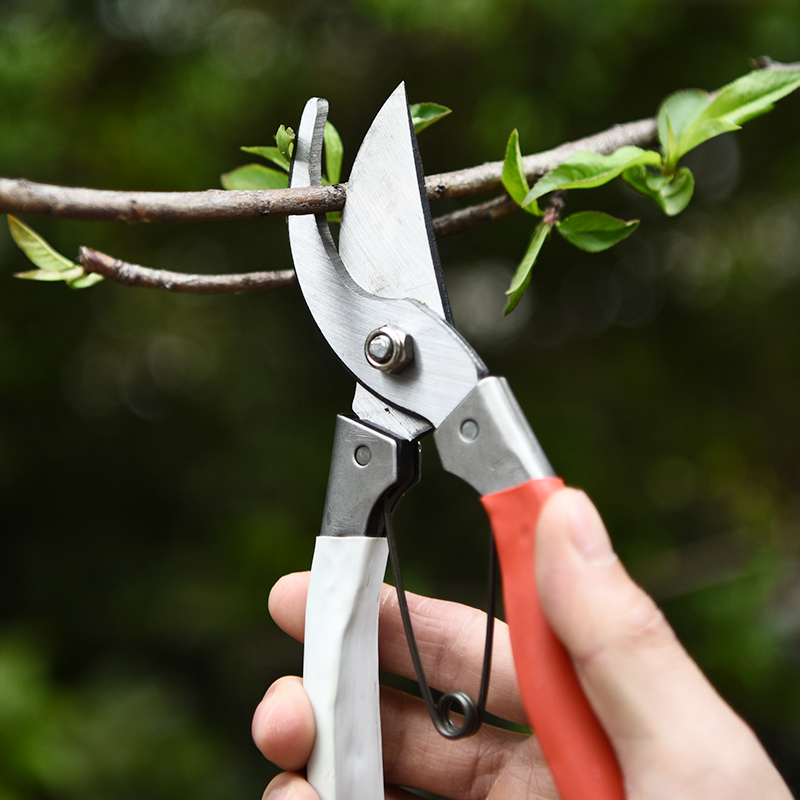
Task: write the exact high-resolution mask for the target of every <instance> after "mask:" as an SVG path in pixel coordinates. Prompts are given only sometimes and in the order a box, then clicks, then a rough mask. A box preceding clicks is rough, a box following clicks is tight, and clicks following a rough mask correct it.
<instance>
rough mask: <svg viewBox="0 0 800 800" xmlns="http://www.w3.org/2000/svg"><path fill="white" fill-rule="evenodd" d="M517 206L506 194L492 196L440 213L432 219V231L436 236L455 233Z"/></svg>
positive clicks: (504, 213)
mask: <svg viewBox="0 0 800 800" xmlns="http://www.w3.org/2000/svg"><path fill="white" fill-rule="evenodd" d="M518 209H519V206H518V205H517V204H516V203H515V202H514V201H513V200H512V199H511V198H510V197H509V196H508V195H507V194H503V195H500V197H493V198H492V199H491V200H487V201H486V202H485V203H477V204H476V205H474V206H467V207H466V208H459V209H458V210H457V211H453V212H451V213H450V214H442V216H440V217H435V218H434V220H433V232H434V234H436V237H437V238H439V237H441V236H452V235H453V234H456V233H461V232H462V231H465V230H467V229H468V228H472V227H474V226H475V225H483V224H484V223H485V222H492V221H493V220H496V219H500V217H505V216H506V215H507V214H511V213H512V212H514V211H517V210H518Z"/></svg>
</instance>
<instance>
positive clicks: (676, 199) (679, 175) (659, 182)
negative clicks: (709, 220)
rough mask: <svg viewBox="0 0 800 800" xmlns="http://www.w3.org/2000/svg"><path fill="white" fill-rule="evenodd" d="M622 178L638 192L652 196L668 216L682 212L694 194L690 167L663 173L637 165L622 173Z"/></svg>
mask: <svg viewBox="0 0 800 800" xmlns="http://www.w3.org/2000/svg"><path fill="white" fill-rule="evenodd" d="M622 179H623V180H624V181H625V183H627V184H628V185H629V186H630V187H631V188H633V189H635V190H636V191H637V192H640V193H641V194H643V195H645V196H646V197H649V198H651V199H652V200H653V201H655V203H656V204H657V205H658V207H659V208H660V209H661V210H662V211H663V212H664V213H665V214H666V215H667V216H668V217H674V216H675V215H676V214H680V213H681V211H683V209H684V208H686V206H687V205H689V201H690V200H691V199H692V195H693V194H694V175H692V172H691V170H690V169H689V168H688V167H681V169H679V170H678V171H677V172H675V173H672V174H668V175H663V174H660V173H653V172H650V171H649V170H648V169H647V168H646V167H643V166H635V167H631V168H630V169H628V170H626V171H625V172H624V173H623V174H622Z"/></svg>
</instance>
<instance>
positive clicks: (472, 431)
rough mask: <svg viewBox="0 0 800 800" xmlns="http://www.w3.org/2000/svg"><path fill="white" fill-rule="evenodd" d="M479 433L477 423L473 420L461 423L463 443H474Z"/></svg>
mask: <svg viewBox="0 0 800 800" xmlns="http://www.w3.org/2000/svg"><path fill="white" fill-rule="evenodd" d="M479 433H480V429H479V428H478V423H477V422H475V420H474V419H465V420H464V421H463V422H462V423H461V438H462V439H463V440H464V441H465V442H474V441H475V440H476V439H477V438H478V434H479Z"/></svg>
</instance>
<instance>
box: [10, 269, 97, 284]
mask: <svg viewBox="0 0 800 800" xmlns="http://www.w3.org/2000/svg"><path fill="white" fill-rule="evenodd" d="M81 275H83V270H82V269H81V268H80V267H77V266H76V267H75V268H74V269H70V270H64V272H53V271H52V270H49V269H29V270H26V271H25V272H15V273H14V277H15V278H22V279H23V280H26V281H69V280H73V279H74V278H79V277H80V276H81Z"/></svg>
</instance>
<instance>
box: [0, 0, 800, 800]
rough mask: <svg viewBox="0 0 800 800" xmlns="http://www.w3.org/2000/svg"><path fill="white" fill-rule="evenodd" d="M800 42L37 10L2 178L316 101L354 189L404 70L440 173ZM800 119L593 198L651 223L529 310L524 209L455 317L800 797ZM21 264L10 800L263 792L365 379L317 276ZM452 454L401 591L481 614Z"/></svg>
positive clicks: (9, 120)
mask: <svg viewBox="0 0 800 800" xmlns="http://www.w3.org/2000/svg"><path fill="white" fill-rule="evenodd" d="M443 20H446V23H445V22H443ZM799 24H800V10H798V9H797V7H796V6H795V4H791V3H777V2H776V3H769V2H768V3H760V4H738V3H731V4H723V5H720V4H719V3H714V2H708V3H705V2H694V3H683V4H681V3H673V2H669V3H668V2H646V3H645V2H641V1H640V0H618V2H617V3H616V4H615V5H614V8H613V13H612V11H610V10H609V9H607V8H605V7H603V6H599V5H598V4H596V3H590V2H582V0H575V2H570V3H551V2H545V1H544V0H482V2H475V0H448V1H447V2H444V0H443V2H441V3H429V2H409V0H404V2H394V0H349V2H346V1H345V2H340V3H329V2H323V0H298V1H297V2H295V3H291V4H288V3H280V2H277V0H275V1H274V2H269V1H267V0H265V1H264V2H255V0H254V1H253V2H245V0H191V1H190V0H96V2H81V1H80V0H5V2H3V3H2V4H0V174H2V175H5V176H17V177H26V178H29V179H32V180H41V181H46V182H52V183H62V184H76V185H89V186H95V187H109V188H123V189H125V188H138V189H152V190H156V189H159V190H172V189H204V188H209V187H215V186H218V185H219V184H218V180H219V175H220V174H222V173H224V172H227V171H229V170H231V169H232V168H234V167H236V166H237V165H238V164H240V163H241V153H240V152H239V147H240V146H241V145H248V144H253V143H259V142H261V143H265V142H269V141H270V140H271V137H272V135H273V133H274V131H275V130H276V128H277V126H278V124H280V123H285V124H287V125H293V124H296V123H297V120H298V119H299V114H300V111H301V109H302V106H303V103H304V102H305V100H306V99H307V97H309V96H311V95H312V94H316V95H322V96H326V97H327V98H328V99H329V100H330V102H331V109H332V116H333V118H334V120H335V122H336V125H337V128H338V129H339V132H340V133H341V136H342V139H343V141H344V145H345V148H344V153H345V163H344V166H343V175H344V177H345V178H346V176H347V173H348V170H349V165H350V163H351V162H352V158H353V156H354V154H355V152H356V150H357V146H358V143H359V142H360V140H361V137H362V136H363V134H364V132H365V130H366V128H367V126H368V124H369V122H370V120H371V118H372V116H373V115H374V113H375V112H376V110H377V109H378V108H379V107H380V104H381V103H382V102H383V100H384V99H385V98H386V97H387V96H388V94H389V93H390V91H391V90H392V89H393V88H394V87H395V86H396V85H397V83H398V82H399V81H400V80H401V79H404V80H405V81H406V82H407V85H408V89H409V95H410V97H411V100H412V101H415V102H416V101H420V102H427V101H436V102H439V103H443V104H445V105H447V106H448V107H449V108H452V109H453V110H454V113H453V114H452V115H451V116H450V117H448V118H447V119H446V120H445V121H443V122H441V123H439V124H437V125H436V126H435V127H434V128H432V129H431V131H430V132H426V133H425V135H424V136H423V137H422V140H421V141H422V157H423V161H424V163H425V167H426V171H427V172H428V173H436V172H442V171H446V170H450V169H458V168H462V167H466V166H471V165H473V164H478V163H480V162H482V161H484V160H499V159H501V158H502V157H503V154H504V151H505V146H506V141H507V139H508V133H509V131H511V130H512V129H514V128H517V129H518V130H519V132H520V138H521V141H523V142H524V143H525V149H526V150H527V151H533V150H541V149H544V148H546V147H550V146H554V145H556V144H559V143H560V142H561V141H564V140H567V139H572V138H577V137H579V136H582V135H586V134H589V133H593V132H596V131H598V130H601V129H603V128H605V127H608V126H609V125H611V124H613V123H614V122H624V121H627V120H631V119H636V118H639V117H643V116H649V115H652V114H654V113H655V111H656V108H657V106H658V104H659V102H660V101H661V99H662V98H663V97H665V96H666V95H667V94H669V93H670V92H672V91H674V90H675V89H679V88H684V87H691V86H699V87H703V88H710V87H715V86H721V85H723V84H725V83H727V82H729V81H730V80H732V79H734V78H735V77H737V76H739V75H741V74H742V73H743V72H745V71H746V70H747V68H748V64H747V57H748V56H758V55H761V54H764V53H766V54H769V55H770V56H772V57H773V58H775V59H777V60H782V61H795V60H797V59H798V57H799V56H798V43H797V36H796V31H797V29H798V25H799ZM799 117H800V106H798V99H797V98H796V97H789V98H787V99H786V100H784V101H782V102H781V104H779V105H778V107H777V108H776V110H775V111H774V112H773V113H772V114H771V115H770V116H768V117H765V118H763V119H759V120H755V121H754V122H752V123H749V124H748V125H747V126H746V127H745V129H744V130H742V131H741V132H739V133H737V134H736V135H735V136H734V137H733V138H731V137H730V136H722V137H719V138H717V139H714V140H711V141H709V142H707V143H706V144H704V145H703V146H702V147H700V148H698V150H697V151H695V152H693V153H692V154H690V155H689V156H688V157H687V159H686V161H687V163H689V164H690V166H691V168H692V170H693V172H694V174H695V177H696V179H697V184H696V195H695V200H694V201H693V204H692V207H691V208H690V209H689V210H688V211H687V212H685V213H684V214H683V215H682V216H681V217H678V218H675V219H672V220H666V219H663V218H662V216H661V215H660V212H659V211H658V209H656V208H655V207H654V206H653V208H652V209H651V208H650V206H651V205H652V203H650V202H649V201H647V200H646V199H643V198H641V199H640V197H639V196H637V195H635V194H634V193H633V192H632V191H629V190H628V189H627V188H625V187H624V186H616V185H610V186H608V187H604V188H603V189H601V190H597V191H599V192H605V195H604V202H603V205H602V207H603V208H604V210H608V211H609V213H612V214H614V215H615V216H619V217H622V218H626V219H627V218H630V217H632V216H635V217H638V218H640V219H641V225H640V226H639V229H638V230H637V232H636V234H635V235H634V236H632V237H630V238H629V239H626V240H625V241H624V242H622V243H620V244H618V245H617V246H616V247H615V248H613V249H612V250H610V251H608V252H607V253H602V254H591V255H590V254H583V253H579V252H576V251H575V250H574V248H570V247H569V246H568V245H567V244H566V243H565V242H563V241H561V240H559V239H558V238H557V237H553V239H552V241H551V242H549V243H548V247H547V252H545V253H544V255H543V256H542V258H541V259H540V262H539V264H538V265H537V268H536V271H535V274H534V276H533V279H532V283H531V287H530V289H529V291H528V294H527V295H526V297H525V298H523V301H522V302H521V303H520V306H519V308H518V309H517V311H516V312H515V314H514V315H512V316H510V317H508V318H503V316H502V307H503V301H504V298H503V291H504V289H505V288H506V286H507V285H508V281H509V279H510V276H511V274H512V271H513V267H514V264H515V263H516V261H517V260H518V258H519V255H520V253H521V252H522V251H523V250H524V247H525V244H526V241H527V238H528V237H529V235H530V231H529V223H528V222H527V221H526V220H525V219H522V217H523V216H524V215H522V214H519V215H516V216H514V217H510V218H508V219H506V220H504V221H501V222H497V223H494V224H493V225H492V226H489V227H487V228H482V229H476V230H474V231H471V232H469V233H466V234H463V235H461V236H459V237H457V238H454V239H451V240H445V241H442V242H441V243H440V244H441V252H442V260H443V262H444V264H445V270H446V280H447V283H448V287H449V289H450V292H451V299H452V302H453V306H454V311H455V315H456V321H457V322H458V323H460V324H461V326H462V329H463V331H464V333H465V334H466V335H467V336H468V337H469V338H470V339H472V340H473V341H474V343H475V344H476V346H477V347H478V348H479V349H480V350H481V352H482V353H483V354H484V355H485V356H486V360H487V361H488V363H489V365H490V366H491V368H492V369H493V370H494V371H496V372H498V373H501V374H506V375H507V376H508V377H509V378H510V380H511V382H512V385H513V386H514V388H515V391H516V393H517V395H518V396H519V398H520V400H521V402H522V403H523V406H524V407H525V409H526V411H527V413H528V415H529V418H530V419H531V421H532V423H533V425H534V428H535V429H536V431H537V433H538V434H539V436H540V439H541V440H542V443H543V445H544V447H545V449H546V450H547V452H548V453H549V455H550V456H551V459H552V461H553V462H554V464H555V466H556V468H557V470H558V471H559V473H560V474H562V475H563V476H564V477H565V478H566V479H567V480H568V481H569V482H570V483H572V484H575V485H579V486H582V487H584V488H586V489H587V490H588V491H589V492H590V494H591V495H592V496H593V497H594V499H595V500H596V501H597V503H598V505H599V507H600V509H601V511H602V513H603V514H604V516H605V518H606V520H607V522H608V524H609V527H610V529H611V531H612V534H613V536H614V539H615V541H616V544H617V547H618V549H619V551H620V553H621V555H622V557H623V558H624V560H625V561H626V563H627V564H628V565H629V566H630V568H631V570H632V572H633V573H634V575H635V576H636V577H637V578H638V579H639V580H640V581H641V582H642V583H643V584H644V585H645V587H646V588H647V589H648V590H649V591H651V592H652V593H653V594H654V595H655V596H656V597H657V599H658V600H659V602H660V603H661V604H662V606H663V607H664V609H665V611H666V613H667V615H668V617H669V618H670V620H671V621H672V623H673V624H674V625H675V627H676V628H677V630H678V632H679V634H680V636H681V637H682V639H683V641H684V642H685V643H686V645H687V647H688V648H689V650H690V651H691V653H692V654H693V655H694V656H695V657H696V658H697V659H698V661H699V662H700V664H701V665H702V667H703V668H704V669H705V670H706V671H707V672H708V673H709V675H710V676H711V678H712V680H713V681H714V682H715V684H716V685H717V686H718V687H719V688H720V690H721V691H722V692H723V694H724V695H725V696H726V697H727V698H728V699H729V700H730V701H731V702H732V703H733V704H734V706H735V707H736V708H737V709H738V710H739V711H740V712H741V713H742V714H744V716H745V717H746V718H747V719H748V721H749V722H750V723H751V724H752V725H753V726H754V727H755V728H756V730H757V731H758V733H759V735H760V736H761V737H762V738H763V740H764V741H765V743H766V745H767V747H768V749H769V751H770V753H771V754H772V755H773V757H774V758H775V759H776V760H777V762H778V764H779V765H780V767H781V769H782V770H783V772H784V774H785V775H786V776H787V779H789V780H790V782H791V783H792V786H793V788H794V789H795V791H797V790H798V789H800V774H799V773H798V769H800V768H799V767H798V764H800V681H798V680H797V670H798V659H799V658H800V648H799V647H798V645H800V622H798V620H800V569H799V568H798V555H799V553H798V530H799V528H800V523H799V522H798V521H799V520H800V493H799V492H798V484H799V483H800V470H799V469H798V464H800V412H799V411H798V404H797V398H798V396H800V336H798V321H797V320H798V313H797V309H798V308H799V307H800V280H799V279H798V276H799V275H800V255H798V254H799V253H800V247H799V246H798V245H800V196H799V195H798V186H800V142H798V140H797V136H796V130H797V125H798V118H799ZM584 202H585V201H584V200H583V199H582V197H581V193H577V192H576V193H571V194H570V195H569V197H568V206H567V211H568V213H575V212H579V211H582V210H585V207H584V205H583V203H584ZM592 205H593V207H594V208H597V207H598V205H597V202H596V200H592ZM442 210H447V209H446V208H434V213H438V212H439V211H442ZM24 221H25V222H28V223H29V224H32V225H33V227H34V228H36V229H37V230H39V231H41V232H42V234H43V235H45V237H46V238H47V240H48V241H49V242H51V243H52V244H53V245H54V247H56V248H57V249H58V250H59V251H60V252H62V253H65V254H66V255H67V256H70V257H71V256H72V255H73V254H74V253H75V251H76V250H77V247H78V245H80V244H87V245H91V246H95V247H97V248H99V249H102V250H105V251H107V252H109V253H112V254H114V255H115V256H118V257H120V258H125V259H126V260H129V261H133V262H137V263H142V264H147V265H148V266H152V267H162V268H169V269H176V270H191V271H209V272H211V271H214V272H217V271H226V270H229V271H243V270H250V269H265V268H285V267H287V266H288V265H289V263H290V261H289V252H288V245H287V242H286V237H285V230H284V224H283V223H282V222H281V221H262V222H247V223H244V222H243V223H215V224H206V225H194V224H182V225H174V226H170V225H155V224H154V225H146V226H144V225H142V226H126V225H116V224H107V223H95V224H90V223H75V222H69V221H63V220H50V219H30V218H27V219H25V220H24ZM0 261H1V262H2V264H3V266H4V270H3V272H4V274H5V275H6V276H7V279H6V280H5V282H4V289H3V291H2V292H0V404H2V415H0V502H2V508H3V514H2V520H3V524H2V536H3V543H2V544H3V557H2V559H0V565H2V566H0V569H2V580H0V598H2V602H1V603H0V608H2V619H0V626H1V627H0V742H2V745H3V746H2V748H0V753H1V755H0V796H2V797H9V798H15V799H16V798H34V797H35V798H43V797H44V798H46V797H59V798H68V797H81V798H92V797H103V798H113V797H119V798H124V797H128V796H131V797H133V796H136V797H143V796H145V797H162V796H163V797H167V796H169V797H170V798H172V799H173V800H178V798H181V797H186V798H189V797H193V798H194V797H198V796H199V797H207V796H208V797H211V796H222V795H226V796H234V795H236V796H240V797H244V796H258V793H260V791H261V789H262V788H263V786H264V785H265V783H266V781H267V780H268V779H269V776H270V775H271V774H272V773H271V772H270V767H268V765H266V764H265V763H264V762H263V759H262V758H261V757H260V755H259V754H258V753H257V752H256V751H255V749H254V748H253V746H252V744H251V743H250V738H249V720H250V715H251V713H252V708H253V707H254V705H255V703H256V702H257V701H258V699H259V698H260V696H261V694H262V693H263V692H264V690H265V689H266V688H267V686H268V685H269V683H270V682H271V681H272V680H274V679H275V678H276V677H277V676H278V675H280V674H283V673H284V672H287V671H297V670H298V669H299V663H300V649H299V646H297V645H295V644H293V643H291V642H288V641H287V640H286V639H285V637H283V636H282V635H281V634H280V633H279V632H278V631H277V630H276V629H275V628H274V626H273V625H272V623H270V622H269V620H268V616H267V613H266V598H267V593H268V589H269V587H270V585H271V584H272V583H273V582H274V581H275V580H276V579H277V577H278V576H279V575H280V574H282V573H283V572H285V571H288V570H295V569H304V568H306V567H307V565H308V564H309V563H310V556H311V551H312V546H313V538H314V535H315V534H316V531H317V528H318V524H319V515H320V512H321V508H322V502H323V497H324V492H325V482H326V476H327V468H328V458H329V454H330V445H331V437H332V432H333V420H334V415H335V413H337V412H340V411H343V410H346V409H347V408H348V404H349V399H350V398H349V394H350V392H351V389H352V387H351V385H350V383H349V381H348V379H347V376H346V375H345V374H344V372H343V371H342V370H341V369H340V368H339V366H338V364H336V363H334V361H333V358H332V357H331V356H330V354H329V353H328V352H327V350H326V346H325V345H324V343H323V342H322V341H321V340H320V337H319V335H318V334H317V333H316V331H315V330H314V329H313V325H312V323H311V321H310V319H309V317H308V314H307V312H306V311H305V309H304V307H303V305H302V301H301V299H300V297H299V295H298V293H297V291H296V290H283V291H282V292H279V293H274V294H262V295H258V296H246V295H242V296H235V297H205V298H200V297H180V296H169V295H165V294H159V293H157V292H152V291H151V292H145V291H141V290H135V289H125V288H122V287H119V286H115V285H111V284H110V283H109V282H108V281H105V282H104V283H103V284H101V285H99V286H97V287H95V288H93V289H92V290H91V291H87V292H79V293H72V292H67V291H66V290H65V289H64V287H63V286H60V285H55V284H48V285H37V284H34V283H30V282H24V281H16V280H13V279H11V277H10V276H11V274H12V273H13V272H17V271H21V270H24V269H26V268H27V262H26V261H25V259H24V256H23V255H22V254H21V253H20V252H19V251H18V250H17V249H16V247H15V246H14V245H13V243H12V242H11V239H10V237H9V236H7V235H6V234H5V233H1V232H0ZM493 298H496V306H495V305H493V303H494V300H493ZM429 451H430V448H426V452H428V455H429V457H428V458H427V459H426V460H425V473H426V479H425V480H424V481H423V484H422V485H421V486H420V487H419V488H417V489H415V490H414V492H412V493H411V494H410V495H409V497H408V498H407V499H406V500H404V502H403V503H402V504H401V507H400V509H399V510H398V515H397V533H398V538H399V543H400V547H401V555H402V557H403V559H404V562H405V564H406V569H407V578H406V580H407V582H408V584H409V588H411V589H413V590H417V591H429V592H434V593H438V594H443V595H446V596H448V597H451V598H455V599H460V600H464V601H467V602H475V603H480V602H481V601H482V597H483V591H482V583H483V578H484V563H483V554H484V553H485V541H484V539H485V536H486V535H487V525H486V523H485V522H484V520H483V517H482V512H481V511H480V506H479V504H478V502H477V500H476V499H475V498H474V497H473V496H472V494H471V492H470V491H469V490H468V489H466V488H465V487H463V486H462V485H460V484H459V483H458V482H457V481H455V479H451V478H450V477H449V476H445V475H443V474H442V473H441V469H440V468H439V466H438V464H437V463H436V459H435V457H434V456H432V455H431V454H430V452H429ZM432 531H435V535H431V532H432ZM447 688H450V687H447Z"/></svg>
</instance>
